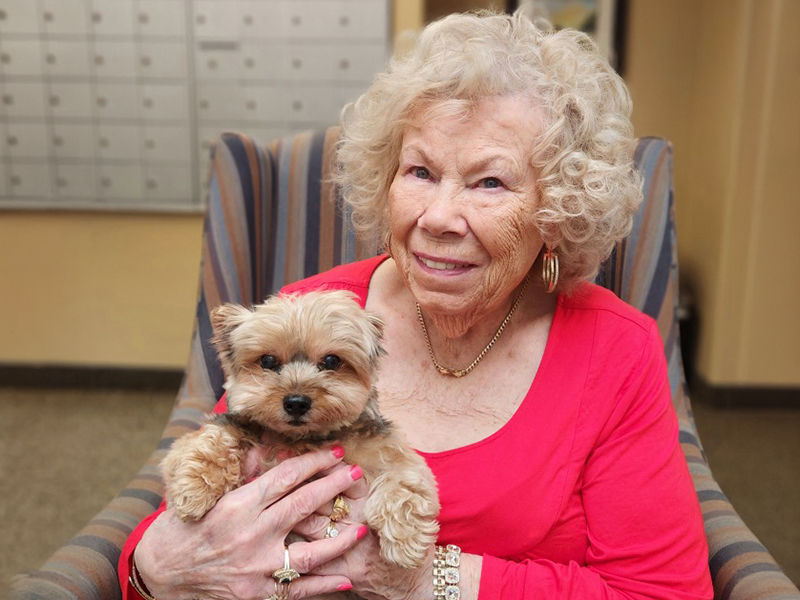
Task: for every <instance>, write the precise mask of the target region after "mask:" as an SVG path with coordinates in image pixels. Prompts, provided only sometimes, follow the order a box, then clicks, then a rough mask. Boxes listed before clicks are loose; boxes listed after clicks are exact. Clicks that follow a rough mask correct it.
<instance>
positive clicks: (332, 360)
mask: <svg viewBox="0 0 800 600" xmlns="http://www.w3.org/2000/svg"><path fill="white" fill-rule="evenodd" d="M340 366H342V359H341V358H339V357H338V356H336V355H335V354H326V355H325V356H323V357H322V360H321V361H319V363H318V364H317V368H319V370H320V371H335V370H336V369H338V368H339V367H340Z"/></svg>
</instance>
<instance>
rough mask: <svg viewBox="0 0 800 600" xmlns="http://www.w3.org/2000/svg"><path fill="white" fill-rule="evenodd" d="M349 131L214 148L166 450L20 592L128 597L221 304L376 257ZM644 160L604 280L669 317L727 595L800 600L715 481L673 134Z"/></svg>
mask: <svg viewBox="0 0 800 600" xmlns="http://www.w3.org/2000/svg"><path fill="white" fill-rule="evenodd" d="M337 137H338V129H337V128H335V127H334V128H331V129H328V130H327V131H317V132H310V133H305V134H299V135H296V136H293V137H289V138H285V139H283V140H277V141H275V142H273V143H271V144H270V145H268V146H267V147H266V148H261V147H259V146H258V145H257V144H255V143H254V142H253V140H251V139H250V138H248V137H246V136H244V135H239V134H231V133H228V134H224V135H223V136H222V137H221V139H220V140H219V141H218V142H217V144H216V146H215V148H214V151H213V160H212V169H211V177H210V182H209V201H208V210H207V213H206V219H205V228H204V237H203V250H202V252H203V254H202V264H201V268H200V285H199V298H198V302H197V312H196V321H195V329H194V333H193V336H192V344H191V352H190V356H189V361H188V365H187V368H186V373H185V376H184V380H183V383H182V385H181V388H180V391H179V392H178V396H177V400H176V403H175V407H174V410H173V412H172V415H171V418H170V421H169V423H168V424H167V426H166V428H165V430H164V433H163V436H162V439H161V442H160V444H159V445H158V448H157V449H156V450H155V451H154V452H153V454H152V455H151V457H150V459H149V460H148V462H147V463H146V464H145V465H144V467H143V468H142V469H141V471H140V472H139V473H138V474H137V476H136V477H135V478H134V479H133V480H132V481H131V482H130V484H129V485H128V487H127V488H126V489H125V490H123V491H122V492H121V493H120V494H119V496H117V497H116V498H115V499H114V500H112V501H111V502H110V503H109V505H108V506H107V507H106V508H105V509H104V510H103V511H101V512H100V513H99V514H98V515H97V516H96V517H95V518H94V519H93V520H92V521H91V522H90V523H89V524H88V525H86V527H84V528H83V529H82V530H81V531H80V532H79V533H78V534H77V535H76V536H75V537H74V538H73V539H72V540H70V541H69V542H68V543H67V544H66V545H65V546H63V547H62V548H60V549H59V550H57V551H56V552H55V553H54V554H53V556H52V557H51V558H50V559H49V560H48V561H47V562H46V563H45V564H44V565H43V566H42V567H41V568H40V569H39V570H37V571H34V572H31V573H27V574H23V575H19V576H17V577H16V578H15V580H14V582H13V584H12V590H11V594H12V598H14V599H17V600H22V599H25V600H34V599H45V598H46V599H55V600H57V599H64V600H67V599H70V600H75V599H87V600H88V599H110V598H119V597H120V592H119V589H118V586H117V576H116V565H117V560H118V557H119V553H120V548H121V546H122V545H123V543H124V541H125V539H126V537H127V536H128V534H129V533H130V531H131V530H132V529H133V528H134V527H135V526H136V524H137V523H138V522H139V521H140V520H141V519H142V518H144V517H145V516H146V515H147V514H149V513H151V512H152V511H153V510H154V509H155V508H156V507H157V506H158V505H159V503H160V501H161V495H162V484H161V478H160V475H159V472H158V463H159V461H160V460H161V458H162V456H163V454H164V452H165V450H166V449H167V448H169V446H170V445H171V443H172V441H173V440H174V439H175V438H176V437H178V436H180V435H182V434H184V433H186V432H188V431H190V430H193V429H195V428H197V427H198V426H199V424H200V422H201V421H202V419H203V415H204V413H206V412H207V411H209V410H211V408H212V407H213V406H214V404H215V403H216V401H217V398H218V397H219V396H220V395H221V393H222V382H223V375H222V372H221V370H220V367H219V364H218V362H217V359H216V354H215V351H214V349H213V348H212V347H211V345H210V343H209V338H210V335H211V326H210V323H209V311H210V310H211V309H212V308H213V307H215V306H217V305H218V304H220V303H222V302H239V303H244V304H253V303H258V302H260V301H262V300H263V299H264V298H265V297H266V296H267V295H269V294H270V293H272V292H274V291H276V290H278V289H279V288H280V287H281V286H283V285H284V284H286V283H289V282H291V281H294V280H297V279H300V278H302V277H305V276H308V275H311V274H314V273H316V272H318V271H321V270H324V269H328V268H330V267H332V266H334V265H336V264H339V263H342V262H348V261H352V260H356V259H358V258H362V257H367V256H369V255H373V254H374V253H375V251H376V248H375V247H374V246H372V247H370V246H369V245H365V244H361V243H359V242H358V241H357V240H356V238H355V237H354V235H353V232H352V230H351V229H350V228H349V226H348V215H347V214H343V213H342V212H341V211H340V210H339V209H338V208H337V203H336V190H335V189H334V187H333V186H332V185H331V184H330V183H329V179H330V178H329V175H330V171H331V168H332V163H333V149H334V145H335V143H336V140H337ZM635 162H636V164H637V166H638V168H639V169H640V171H641V172H642V173H643V174H644V177H645V202H644V204H643V205H642V207H641V209H640V210H639V213H638V214H637V216H636V220H635V224H634V228H633V231H632V233H631V235H630V236H629V237H628V238H627V239H626V240H624V241H623V242H621V243H620V244H619V245H618V246H617V247H616V249H615V251H614V253H613V255H612V257H611V258H610V259H609V260H608V261H607V263H606V264H605V265H604V267H603V269H602V270H601V272H600V274H599V276H598V282H599V283H601V284H602V285H605V286H606V287H608V288H610V289H612V290H613V291H614V292H615V293H617V294H618V295H619V296H621V297H622V298H623V299H624V300H626V301H627V302H629V303H630V304H633V305H634V306H636V307H638V308H639V309H641V310H643V311H644V312H646V313H648V314H650V315H651V316H653V317H654V318H655V319H657V321H658V324H659V328H660V331H661V335H662V338H663V340H664V351H665V353H666V356H667V359H668V361H669V367H670V371H669V373H670V380H671V385H672V394H673V401H674V404H675V409H676V411H677V413H678V416H679V420H680V435H681V443H682V446H683V450H684V453H685V455H686V460H687V462H688V465H689V469H690V470H691V473H692V477H693V478H694V482H695V487H696V490H697V494H698V497H699V499H700V503H701V506H702V510H703V515H704V517H705V526H706V531H707V535H708V541H709V547H710V556H709V561H710V567H711V573H712V576H713V580H714V589H715V595H716V598H719V599H730V600H766V599H768V598H769V599H774V600H778V599H785V600H790V599H791V600H800V592H799V591H798V589H797V588H796V587H795V586H794V585H792V583H791V582H790V581H789V580H788V579H787V578H786V576H785V575H784V574H783V573H782V572H781V570H780V568H779V567H778V566H777V565H776V563H775V561H774V560H773V558H772V557H771V556H770V554H769V552H768V551H767V550H766V548H764V546H763V545H762V544H761V543H759V541H758V540H757V539H756V537H755V536H754V535H753V534H752V533H751V532H750V531H749V530H748V529H747V527H746V526H745V525H744V523H742V521H741V520H740V519H739V517H738V515H737V514H736V512H735V511H734V509H733V508H732V506H731V505H730V503H729V502H728V500H727V499H726V497H725V495H724V494H723V493H722V491H721V490H720V488H719V486H718V485H717V484H716V482H715V481H714V479H713V476H712V475H711V471H710V470H709V467H708V464H707V463H706V460H705V455H704V454H703V449H702V446H701V444H700V441H699V438H698V435H697V430H696V428H695V424H694V420H693V418H692V412H691V406H690V404H689V397H688V395H687V389H686V383H685V379H684V374H683V365H682V363H681V354H680V344H679V336H678V327H677V322H676V320H675V312H676V305H677V298H678V265H677V251H676V243H675V241H676V240H675V222H674V212H673V195H672V151H671V148H670V146H669V144H668V143H666V142H665V141H663V140H660V139H655V138H645V139H641V140H640V141H639V143H638V145H637V148H636V153H635Z"/></svg>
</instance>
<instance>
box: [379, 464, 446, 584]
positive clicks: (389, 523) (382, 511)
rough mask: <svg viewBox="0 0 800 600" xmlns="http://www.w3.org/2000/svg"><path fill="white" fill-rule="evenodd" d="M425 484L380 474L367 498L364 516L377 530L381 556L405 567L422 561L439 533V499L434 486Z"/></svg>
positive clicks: (388, 474) (418, 564)
mask: <svg viewBox="0 0 800 600" xmlns="http://www.w3.org/2000/svg"><path fill="white" fill-rule="evenodd" d="M425 483H426V482H422V481H420V480H419V479H417V478H415V477H411V478H405V479H403V478H397V477H394V476H393V475H392V474H390V473H384V474H382V475H380V476H379V477H378V478H377V479H376V480H375V482H374V483H373V485H372V488H371V490H370V496H369V499H368V500H367V506H366V519H367V523H368V524H369V526H370V527H371V528H372V529H373V530H374V531H376V532H377V533H378V537H379V540H380V547H381V556H382V557H383V559H384V560H386V561H388V562H391V563H393V564H396V565H398V566H400V567H403V568H406V569H413V568H417V567H419V566H420V565H421V564H422V563H423V561H424V559H425V555H426V554H427V552H428V550H429V549H430V547H431V546H433V544H434V543H436V536H437V534H438V533H439V523H438V522H437V521H436V517H437V516H438V514H439V499H438V497H437V495H436V491H435V488H433V489H432V488H431V487H430V486H428V485H425ZM420 484H422V485H420Z"/></svg>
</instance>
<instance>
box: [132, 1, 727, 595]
mask: <svg viewBox="0 0 800 600" xmlns="http://www.w3.org/2000/svg"><path fill="white" fill-rule="evenodd" d="M630 111H631V102H630V99H629V96H628V93H627V91H626V89H625V86H624V85H623V83H622V81H621V80H620V78H619V77H618V76H617V75H616V74H615V73H614V72H613V71H612V69H611V68H610V67H609V66H608V64H607V63H606V62H605V61H604V60H603V59H602V58H601V57H600V56H599V55H598V53H597V51H596V49H595V47H594V45H593V44H592V42H591V41H590V40H589V39H588V38H587V37H586V36H585V35H583V34H580V33H578V32H575V31H566V30H565V31H560V32H552V31H550V30H548V29H547V28H539V27H538V26H536V25H534V24H533V23H531V22H530V21H528V20H527V19H526V18H525V17H523V16H522V15H520V14H517V15H514V16H504V15H491V14H479V15H457V16H451V17H448V18H445V19H443V20H441V21H439V22H436V23H434V24H432V25H430V26H429V27H427V28H426V29H425V31H424V32H423V33H422V35H421V37H420V38H419V40H418V43H417V45H416V47H415V49H414V50H413V51H412V52H411V53H409V54H408V55H406V56H404V57H402V58H401V59H398V60H395V61H394V62H393V63H392V64H391V66H390V68H389V70H388V71H387V72H386V73H384V74H382V75H380V76H379V77H378V78H377V79H376V80H375V82H374V84H373V85H372V87H371V88H370V89H369V90H368V91H367V92H366V93H365V94H364V95H363V96H362V97H361V98H360V99H359V100H358V101H357V102H356V103H355V104H354V105H353V106H351V107H349V109H348V110H347V111H346V112H345V114H344V119H343V134H342V141H341V145H340V147H339V151H338V160H339V166H340V170H339V175H338V178H339V184H340V186H341V189H342V191H343V194H344V198H345V200H346V201H347V202H349V203H350V204H351V206H352V207H353V210H354V214H355V222H356V225H357V226H358V227H359V228H360V230H361V231H363V232H364V233H366V234H369V235H374V234H375V233H376V232H377V233H378V234H379V235H382V236H383V239H384V240H385V248H386V254H385V255H381V256H378V257H375V258H374V259H370V260H366V261H363V262H360V263H356V264H351V265H345V266H342V267H338V268H336V269H334V270H332V271H330V272H328V273H324V274H321V275H318V276H316V277H312V278H311V279H308V280H306V281H302V282H299V283H297V284H293V285H290V286H288V288H287V289H286V290H285V291H287V292H299V293H303V292H306V291H309V290H313V289H320V288H327V289H332V288H338V289H348V290H351V291H353V292H355V293H356V295H357V296H358V297H359V298H360V300H361V302H362V303H363V304H364V305H365V306H366V308H367V309H369V310H370V311H372V312H374V313H377V314H378V315H380V316H381V317H382V319H383V320H384V322H385V343H386V349H387V351H388V357H387V358H385V359H384V360H383V362H382V364H381V369H380V372H379V381H378V389H379V394H380V402H381V406H382V410H383V412H384V413H385V415H386V416H387V417H388V418H389V419H390V420H391V421H393V422H394V424H395V425H396V426H397V428H398V429H399V430H400V431H401V432H402V433H403V434H404V435H405V437H406V438H407V439H408V441H409V442H410V444H411V445H412V446H413V447H414V448H415V449H416V450H417V451H418V452H419V453H420V454H421V455H422V456H423V457H424V458H425V460H426V461H427V463H428V465H429V467H430V468H431V470H432V471H433V473H434V475H435V477H436V480H437V483H438V488H439V496H440V501H441V505H442V509H441V514H440V516H439V521H440V525H441V530H440V534H439V543H440V544H443V545H447V549H442V548H441V547H434V548H431V549H430V551H429V553H428V555H427V559H426V561H425V563H424V564H423V565H422V567H420V568H419V569H405V570H404V569H400V568H397V567H393V566H392V565H389V564H386V563H384V562H383V561H382V560H381V558H380V555H379V552H378V543H377V540H376V538H375V536H374V534H372V533H370V532H369V531H368V530H367V528H366V527H365V526H363V525H362V524H361V523H362V522H363V521H362V517H363V515H362V509H363V505H364V497H365V495H366V484H365V482H364V481H363V478H362V475H361V470H360V469H359V468H358V466H357V465H346V464H344V463H343V462H342V457H341V454H342V452H341V449H340V448H338V447H335V446H334V447H333V448H328V449H323V450H319V451H316V452H311V453H308V454H305V455H303V456H300V457H294V458H290V459H287V460H286V461H284V462H283V463H281V464H280V465H278V466H277V467H275V468H273V469H271V470H269V471H267V472H265V473H263V474H262V475H260V476H259V477H257V478H256V479H255V480H254V481H252V482H251V483H249V484H247V485H245V486H244V487H242V488H240V489H238V490H235V491H233V492H230V493H229V494H227V495H225V496H224V497H223V498H222V500H221V501H220V502H219V503H218V504H217V505H216V507H215V508H213V509H212V510H211V511H210V512H209V513H208V514H207V515H206V517H204V519H203V520H201V521H200V522H197V523H183V522H181V521H180V520H179V519H177V518H176V517H175V516H174V515H173V514H172V513H171V511H169V510H167V511H164V510H163V509H162V511H160V512H159V513H157V514H156V515H153V517H151V518H150V519H148V520H147V521H145V522H144V523H143V524H142V525H141V526H140V527H139V529H137V531H136V532H134V534H133V535H132V537H131V539H130V540H129V542H128V545H127V547H126V549H125V552H124V553H123V556H122V558H121V561H120V572H121V574H122V584H123V591H124V592H125V594H127V597H131V598H133V597H139V596H138V595H137V594H138V592H137V591H135V590H134V587H131V586H130V585H129V583H128V581H129V574H130V579H131V580H132V581H133V584H135V587H136V588H138V590H139V591H140V592H142V593H144V594H145V595H146V596H145V597H147V596H150V597H155V598H158V600H169V599H173V598H237V599H253V598H258V599H262V598H272V599H280V598H286V597H288V598H291V599H292V600H297V599H300V598H306V597H310V596H314V595H319V594H323V593H328V592H335V591H337V590H339V591H341V590H350V589H352V590H353V591H354V592H355V593H357V594H359V595H361V596H364V597H367V598H386V599H431V598H441V597H444V596H445V595H446V597H448V598H458V597H459V596H460V597H461V598H464V599H473V598H508V599H513V598H576V599H587V598H710V597H711V596H712V591H711V585H710V577H709V573H708V567H707V547H706V542H705V537H704V533H703V527H702V521H701V517H700V511H699V507H698V504H697V499H696V496H695V493H694V490H693V487H692V484H691V481H690V478H689V474H688V471H687V467H686V464H685V462H684V458H683V455H682V453H681V451H680V449H679V446H678V427H677V421H676V417H675V415H674V413H673V411H672V406H671V402H670V389H669V385H668V381H667V376H666V369H665V360H664V355H663V349H662V342H661V340H660V338H659V334H658V331H657V329H656V327H655V324H654V323H653V322H652V320H651V319H650V318H648V317H646V316H644V315H642V314H640V313H638V312H637V311H636V310H634V309H633V308H631V307H630V306H627V305H626V304H624V303H623V302H621V301H620V300H619V299H617V298H616V297H614V296H613V295H612V294H611V293H610V292H608V291H606V290H604V289H602V288H599V287H597V286H595V285H593V284H591V283H588V281H589V280H591V278H592V277H593V276H594V274H595V273H596V272H597V269H598V267H599V264H600V262H601V261H602V260H603V259H604V258H605V257H606V256H607V255H608V254H609V252H610V250H611V248H612V246H613V244H614V243H615V242H616V241H617V240H619V239H620V238H622V237H623V236H624V235H625V234H626V233H627V232H628V230H629V228H630V224H631V219H632V214H633V212H634V211H635V209H636V207H637V205H638V203H639V201H640V182H639V179H638V177H637V175H636V174H635V173H634V171H633V170H632V166H631V162H630V155H631V147H632V137H631V136H632V131H631V130H632V128H631V124H630V121H629V114H630ZM304 482H305V483H304ZM340 493H341V494H344V495H345V497H346V498H347V499H348V503H349V505H350V510H351V513H350V519H352V523H351V524H350V525H348V526H347V527H343V528H342V531H341V533H340V534H339V535H338V536H336V537H333V538H325V537H324V532H325V528H326V525H327V524H328V517H327V515H329V513H330V512H331V510H332V506H331V502H332V499H333V498H335V497H336V496H337V494H340ZM290 532H294V533H296V534H300V535H301V536H302V537H303V538H304V539H303V540H301V541H295V542H292V543H290V544H289V545H288V547H287V548H286V549H285V547H284V542H285V540H286V536H287V534H289V533H290ZM459 559H460V560H459ZM282 567H286V568H287V569H288V570H289V572H290V573H292V574H293V575H299V577H297V578H294V579H293V580H292V581H291V582H290V583H288V585H287V584H286V583H279V582H276V581H273V577H272V576H271V574H272V573H273V572H275V571H276V570H280V569H281V568H282ZM443 568H448V569H449V570H448V571H447V581H444V578H443V577H442V573H443V572H444V571H443ZM290 579H291V577H290Z"/></svg>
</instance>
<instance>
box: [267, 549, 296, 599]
mask: <svg viewBox="0 0 800 600" xmlns="http://www.w3.org/2000/svg"><path fill="white" fill-rule="evenodd" d="M298 577H300V573H298V572H297V571H296V570H295V569H293V568H292V567H291V565H290V564H289V548H288V547H284V549H283V568H282V569H278V570H277V571H275V572H273V573H272V578H273V579H274V580H275V582H276V583H277V584H278V592H277V593H280V592H281V591H282V590H281V586H286V587H287V588H288V587H289V584H290V583H292V582H293V581H294V580H295V579H297V578H298ZM284 593H288V592H284Z"/></svg>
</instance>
